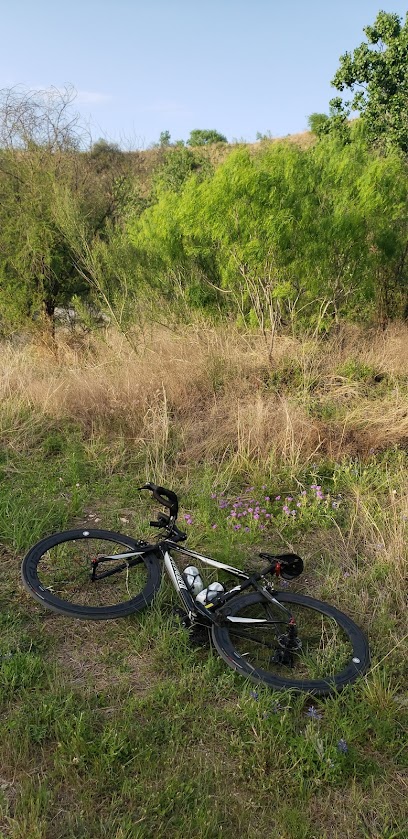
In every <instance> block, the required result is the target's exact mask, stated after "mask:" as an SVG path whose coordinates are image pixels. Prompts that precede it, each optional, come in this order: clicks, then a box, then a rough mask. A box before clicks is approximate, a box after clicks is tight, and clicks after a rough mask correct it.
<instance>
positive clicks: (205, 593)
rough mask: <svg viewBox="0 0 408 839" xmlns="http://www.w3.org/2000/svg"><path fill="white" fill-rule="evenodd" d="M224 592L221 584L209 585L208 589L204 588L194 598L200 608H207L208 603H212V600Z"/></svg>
mask: <svg viewBox="0 0 408 839" xmlns="http://www.w3.org/2000/svg"><path fill="white" fill-rule="evenodd" d="M223 591H225V589H224V586H223V585H221V583H210V585H209V586H208V588H204V589H203V590H202V591H200V593H199V594H198V595H197V597H196V601H197V603H201V605H202V606H208V604H209V603H212V601H213V600H215V599H216V597H218V595H219V594H222V592H223Z"/></svg>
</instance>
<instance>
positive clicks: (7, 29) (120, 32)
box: [0, 0, 408, 148]
mask: <svg viewBox="0 0 408 839" xmlns="http://www.w3.org/2000/svg"><path fill="white" fill-rule="evenodd" d="M389 2H390V4H391V5H388V4H385V3H384V2H382V0H341V2H330V0H325V1H324V0H308V2H302V0H286V3H285V2H284V0H199V1H197V0H145V1H144V2H142V0H98V1H97V0H82V1H81V2H80V0H70V2H69V3H68V2H67V3H61V2H60V3H58V2H57V0H52V2H51V0H37V2H35V0H14V2H9V0H3V2H2V3H1V23H2V38H1V54H0V87H1V88H5V87H11V86H14V85H18V84H21V85H23V86H25V87H27V88H30V89H46V88H48V87H50V86H55V87H58V88H59V87H63V86H65V85H73V86H74V87H75V89H76V90H77V99H76V103H75V107H76V109H77V110H79V111H80V113H81V115H82V117H83V119H85V120H87V121H88V123H89V126H90V129H91V133H92V138H93V140H96V139H97V138H98V137H101V136H103V137H106V139H108V140H113V141H116V142H120V143H122V144H123V145H124V146H125V147H127V148H129V147H133V148H143V147H144V148H146V147H148V146H149V145H150V144H151V143H153V142H155V141H157V140H158V138H159V135H160V132H161V131H164V130H169V131H170V133H171V136H172V139H173V140H177V139H183V140H186V139H187V138H188V136H189V133H190V131H191V130H192V129H193V128H216V129H217V130H218V131H220V132H221V133H223V134H225V135H226V136H227V138H228V140H229V141H233V140H234V139H243V140H246V141H248V142H252V141H254V140H255V137H256V133H257V131H260V132H262V133H266V132H268V131H270V132H271V134H272V135H273V136H284V135H286V134H293V133H296V132H299V131H303V130H305V129H306V127H307V117H308V115H309V114H311V113H313V112H315V111H318V112H320V111H327V110H328V102H329V99H330V98H332V97H333V96H334V95H335V90H334V88H332V87H331V85H330V80H331V79H332V77H333V75H334V73H335V71H336V69H337V67H338V63H339V57H340V55H341V54H342V53H344V52H345V51H346V50H348V51H352V50H353V49H354V48H355V47H356V46H358V44H360V43H361V41H362V40H363V39H364V34H363V31H362V30H363V27H364V26H366V25H367V24H370V23H373V21H374V19H375V17H376V15H377V13H378V11H379V10H380V9H381V8H384V9H385V11H388V12H396V13H397V14H399V15H400V16H401V17H402V18H405V14H406V12H407V11H408V0H404V2H401V0H389Z"/></svg>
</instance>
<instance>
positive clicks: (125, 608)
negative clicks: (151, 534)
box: [21, 529, 161, 620]
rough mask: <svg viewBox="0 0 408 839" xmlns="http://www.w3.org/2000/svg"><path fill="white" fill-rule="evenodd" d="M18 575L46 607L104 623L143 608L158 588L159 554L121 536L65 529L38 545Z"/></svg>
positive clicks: (159, 578) (159, 574) (25, 560)
mask: <svg viewBox="0 0 408 839" xmlns="http://www.w3.org/2000/svg"><path fill="white" fill-rule="evenodd" d="M143 549H144V552H143ZM93 572H94V573H93ZM21 576H22V580H23V583H24V586H25V588H26V589H27V591H28V592H29V593H30V594H31V595H32V596H33V597H34V598H35V599H36V600H38V601H39V603H41V604H42V605H43V606H46V607H47V608H48V609H52V610H53V611H54V612H59V613H60V614H63V615H68V616H69V617H72V618H84V619H90V620H106V619H108V618H120V617H123V616H124V615H129V614H131V613H132V612H137V611H139V610H140V609H143V608H144V607H145V606H147V605H148V604H149V603H150V602H151V601H152V600H153V597H154V596H155V594H156V592H157V591H158V589H159V587H160V581H161V565H160V560H159V555H158V553H157V552H155V551H148V552H146V543H143V542H138V541H137V540H136V539H132V538H131V537H129V536H123V535H122V534H121V533H114V532H111V531H109V530H87V529H83V530H67V531H65V532H62V533H56V534H54V535H53V536H48V537H47V538H46V539H42V540H41V541H40V542H37V544H36V545H34V547H32V548H31V549H30V550H29V552H28V554H27V556H26V557H25V559H24V560H23V563H22V567H21Z"/></svg>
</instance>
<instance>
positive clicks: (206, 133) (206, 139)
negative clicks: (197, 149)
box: [187, 128, 228, 146]
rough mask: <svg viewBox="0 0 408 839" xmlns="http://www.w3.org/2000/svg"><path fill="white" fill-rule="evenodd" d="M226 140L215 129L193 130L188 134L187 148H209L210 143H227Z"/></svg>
mask: <svg viewBox="0 0 408 839" xmlns="http://www.w3.org/2000/svg"><path fill="white" fill-rule="evenodd" d="M227 142H228V140H227V138H226V137H224V134H220V133H219V131H215V129H205V128H195V129H194V130H193V131H191V132H190V136H189V138H188V140H187V145H188V146H209V145H211V144H212V143H227Z"/></svg>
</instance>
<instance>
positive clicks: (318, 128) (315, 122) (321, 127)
mask: <svg viewBox="0 0 408 839" xmlns="http://www.w3.org/2000/svg"><path fill="white" fill-rule="evenodd" d="M328 119H329V117H328V115H327V114H319V113H314V114H310V116H309V117H308V119H307V125H308V128H309V131H311V132H312V134H317V136H318V137H319V136H321V134H323V133H325V127H326V125H327V122H328Z"/></svg>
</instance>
